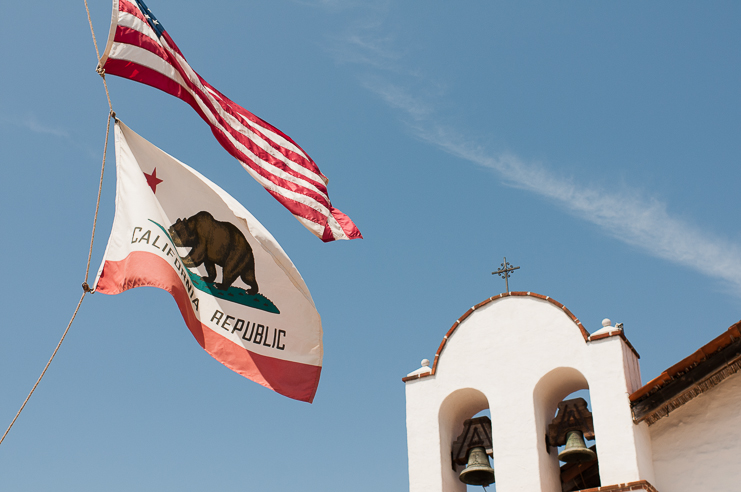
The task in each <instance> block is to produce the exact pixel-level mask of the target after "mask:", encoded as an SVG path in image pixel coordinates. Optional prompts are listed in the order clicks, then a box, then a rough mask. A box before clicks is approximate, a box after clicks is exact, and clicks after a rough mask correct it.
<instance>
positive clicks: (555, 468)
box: [403, 292, 741, 492]
mask: <svg viewBox="0 0 741 492" xmlns="http://www.w3.org/2000/svg"><path fill="white" fill-rule="evenodd" d="M603 325H604V326H603V327H602V328H601V329H599V330H596V331H595V332H594V333H592V334H591V335H590V333H589V332H588V331H587V330H586V329H585V327H583V326H582V324H581V322H580V321H579V320H578V319H577V318H576V317H575V316H574V315H573V314H572V313H571V312H570V311H569V310H568V309H566V307H564V306H563V305H562V304H560V303H559V302H557V301H555V300H553V299H551V298H550V297H547V296H542V295H539V294H535V293H530V292H511V293H507V294H501V295H498V296H495V297H491V298H489V299H487V300H485V301H484V302H481V303H479V304H477V305H476V306H474V307H472V308H471V309H470V310H468V312H466V313H465V314H464V315H463V316H461V317H460V318H459V319H458V320H456V321H455V323H454V324H453V326H452V327H451V328H450V330H448V332H447V334H445V336H444V337H443V340H442V343H441V344H440V347H439V348H438V350H437V353H436V354H435V358H434V361H433V363H432V366H431V367H429V364H425V362H426V361H423V367H421V368H420V369H418V370H416V371H414V372H412V373H410V374H409V375H408V376H406V377H405V378H403V380H404V382H405V384H406V401H407V443H408V453H409V482H410V492H458V491H465V490H466V486H465V485H464V484H463V483H461V481H460V480H459V478H458V476H459V474H460V472H461V471H462V469H463V467H462V466H457V465H454V464H453V463H452V458H451V446H452V444H453V442H454V441H455V440H456V438H457V437H458V436H459V435H460V434H461V432H462V430H463V425H464V421H465V420H466V419H470V418H471V417H472V416H474V415H476V414H477V413H479V412H481V411H482V410H486V409H488V410H489V411H490V414H491V438H492V447H491V451H492V452H491V454H492V457H493V468H494V472H495V476H496V490H497V492H517V491H522V492H533V491H542V492H561V491H562V490H569V491H570V490H590V491H598V490H599V491H611V492H613V491H614V492H617V491H628V490H636V491H639V490H643V491H646V492H655V491H659V492H683V491H687V492H689V491H692V492H700V491H711V490H712V491H714V492H723V491H727V492H731V491H737V490H741V485H739V484H741V466H738V465H737V462H738V456H739V452H740V451H741V376H739V375H738V374H736V371H737V370H738V368H739V367H741V332H739V324H736V325H733V326H732V327H731V328H729V330H728V331H727V332H725V333H724V334H722V335H721V336H719V337H718V338H716V339H715V340H713V341H712V342H710V343H709V344H708V345H706V346H705V347H703V348H702V349H700V350H699V351H698V352H696V353H695V354H693V355H692V356H690V357H688V358H687V359H685V360H683V361H681V362H679V363H678V364H676V365H675V366H673V367H672V368H669V369H667V371H665V372H664V373H662V375H661V376H659V377H658V378H656V379H654V380H653V381H651V382H649V383H648V384H646V385H645V386H642V385H641V376H640V366H639V363H638V358H639V356H638V353H637V352H636V350H635V349H634V348H633V346H632V345H631V344H630V342H629V341H628V339H627V338H626V337H625V335H624V333H623V331H622V329H621V328H620V327H616V326H612V325H611V323H610V321H609V320H605V322H604V323H603ZM578 390H588V392H589V399H590V401H591V412H592V419H593V428H594V435H595V444H596V452H597V461H596V463H595V462H593V463H591V464H585V465H584V464H579V465H578V466H576V467H575V466H573V465H572V466H569V465H565V466H564V467H563V468H562V467H561V465H560V463H559V460H558V458H557V454H558V451H557V450H556V449H555V448H554V447H550V446H548V444H547V440H546V432H547V428H548V424H549V423H551V422H552V421H553V419H554V417H555V416H556V409H557V406H558V404H559V402H561V401H562V400H564V399H565V398H566V397H568V395H570V394H572V393H573V392H575V391H578ZM588 467H591V468H590V470H591V473H592V475H593V478H592V479H584V475H586V474H587V468H588ZM582 470H583V472H584V473H583V475H580V474H581V473H582ZM575 476H577V477H578V476H581V480H582V482H581V484H582V485H584V484H589V482H590V481H591V482H594V480H598V483H597V485H599V487H600V488H596V487H594V483H592V484H590V486H589V487H587V488H584V487H583V486H579V480H580V479H579V478H576V479H575V480H572V479H574V477H575ZM597 477H598V478H597ZM575 484H576V485H575Z"/></svg>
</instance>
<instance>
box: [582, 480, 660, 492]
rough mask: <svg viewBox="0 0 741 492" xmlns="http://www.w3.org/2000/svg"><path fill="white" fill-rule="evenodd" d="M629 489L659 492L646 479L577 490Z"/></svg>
mask: <svg viewBox="0 0 741 492" xmlns="http://www.w3.org/2000/svg"><path fill="white" fill-rule="evenodd" d="M631 490H644V491H646V492H659V491H658V490H656V487H654V486H653V485H651V484H650V483H649V482H647V481H646V480H639V481H637V482H629V483H619V484H616V485H605V486H604V487H595V488H593V489H582V490H580V491H579V492H628V491H631Z"/></svg>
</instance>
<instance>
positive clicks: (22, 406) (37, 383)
mask: <svg viewBox="0 0 741 492" xmlns="http://www.w3.org/2000/svg"><path fill="white" fill-rule="evenodd" d="M86 294H87V292H83V293H82V297H80V301H79V302H78V303H77V307H76V308H75V312H74V314H72V319H71V320H69V324H68V325H67V329H66V330H64V334H63V335H62V338H61V339H60V340H59V343H58V344H57V348H55V349H54V353H53V354H51V358H50V359H49V362H47V363H46V367H44V370H43V371H41V376H39V379H37V380H36V384H34V385H33V388H31V392H30V393H29V394H28V396H27V397H26V401H24V402H23V405H21V408H20V410H18V413H16V414H15V417H13V421H12V422H11V423H10V425H9V426H8V429H7V430H6V431H5V434H3V437H2V438H1V439H0V444H2V443H3V441H4V440H5V436H7V435H8V432H10V429H11V428H12V427H13V424H15V421H16V420H18V416H19V415H20V414H21V412H22V411H23V408H24V407H25V406H26V403H28V400H30V399H31V395H32V394H33V392H34V391H36V386H38V385H39V383H40V382H41V378H43V377H44V374H45V373H46V370H47V369H49V365H50V364H51V361H52V360H54V356H55V355H57V351H58V350H59V347H61V346H62V342H63V341H64V337H66V336H67V332H68V331H69V327H70V326H72V322H73V321H74V320H75V316H77V311H79V310H80V305H81V304H82V300H83V299H85V295H86Z"/></svg>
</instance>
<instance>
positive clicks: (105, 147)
mask: <svg viewBox="0 0 741 492" xmlns="http://www.w3.org/2000/svg"><path fill="white" fill-rule="evenodd" d="M85 10H86V11H87V20H88V22H89V23H90V33H91V34H92V35H93V44H94V45H95V55H96V56H97V58H98V67H97V68H96V69H95V71H96V72H98V74H100V76H101V78H102V79H103V87H105V95H106V98H107V99H108V109H109V112H108V116H107V117H106V130H105V144H104V145H103V164H102V165H101V168H100V183H99V184H98V198H97V201H96V202H95V216H94V217H93V232H92V234H91V236H90V250H89V251H88V255H87V266H86V267H85V281H84V282H83V283H82V290H83V292H82V297H80V300H79V302H78V303H77V307H76V308H75V312H74V313H73V314H72V319H70V320H69V323H68V324H67V328H66V329H65V330H64V333H63V334H62V338H61V339H60V340H59V343H58V344H57V347H56V348H55V349H54V352H53V353H52V354H51V357H50V358H49V362H47V363H46V366H45V367H44V370H43V371H41V376H39V379H37V380H36V384H34V385H33V388H31V392H30V393H28V396H27V397H26V400H25V401H24V402H23V405H21V408H20V409H19V410H18V413H16V414H15V417H13V421H12V422H11V423H10V425H9V426H8V428H7V430H6V431H5V434H3V437H2V438H0V444H2V443H3V441H4V440H5V437H6V436H7V435H8V432H10V429H11V428H12V427H13V424H15V421H16V420H18V417H19V416H20V414H21V412H22V411H23V409H24V408H25V406H26V403H28V400H30V399H31V395H33V392H34V391H36V387H37V386H38V385H39V383H40V382H41V378H43V377H44V374H46V370H47V369H49V366H50V365H51V361H53V360H54V357H55V356H56V355H57V352H58V351H59V347H61V346H62V342H63V341H64V338H65V337H66V336H67V332H69V329H70V327H71V326H72V322H73V321H74V320H75V317H76V316H77V312H78V311H79V310H80V306H81V305H82V301H83V299H85V296H86V295H87V294H88V293H90V294H92V293H93V292H94V291H93V289H92V288H91V287H90V285H88V282H87V281H88V275H89V273H90V260H91V258H92V256H93V241H94V240H95V227H96V225H97V224H98V210H99V209H100V194H101V192H102V190H103V173H104V172H105V158H106V154H107V153H108V135H109V134H110V130H111V124H110V118H113V119H114V120H115V119H116V113H115V112H114V111H113V106H112V105H111V95H110V94H109V92H108V84H107V83H106V80H105V70H103V68H101V66H100V52H99V51H98V41H97V40H96V39H95V31H94V30H93V22H92V20H91V19H90V9H89V8H88V5H87V0H85Z"/></svg>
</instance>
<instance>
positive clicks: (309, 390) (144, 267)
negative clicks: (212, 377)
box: [95, 251, 322, 403]
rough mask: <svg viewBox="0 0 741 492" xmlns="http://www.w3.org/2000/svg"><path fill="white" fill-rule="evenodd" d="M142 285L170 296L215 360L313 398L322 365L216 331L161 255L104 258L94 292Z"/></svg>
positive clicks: (306, 398)
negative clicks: (279, 355) (267, 351)
mask: <svg viewBox="0 0 741 492" xmlns="http://www.w3.org/2000/svg"><path fill="white" fill-rule="evenodd" d="M143 286H149V287H158V288H160V289H163V290H166V291H167V292H169V293H170V294H171V295H172V297H173V298H174V299H175V302H176V303H177V305H178V308H179V309H180V313H181V314H182V315H183V319H184V320H185V324H186V325H187V326H188V329H190V332H191V333H192V334H193V336H194V337H195V339H196V341H198V344H199V345H200V346H201V347H203V349H204V350H205V351H206V352H208V353H209V354H210V355H211V356H212V357H213V358H214V359H216V360H218V361H219V362H221V363H222V364H224V365H225V366H226V367H228V368H229V369H231V370H232V371H234V372H236V373H238V374H241V375H242V376H244V377H246V378H248V379H251V380H252V381H254V382H256V383H258V384H260V385H262V386H265V387H266V388H268V389H271V390H273V391H275V392H277V393H280V394H281V395H284V396H287V397H289V398H293V399H296V400H300V401H306V402H309V403H311V402H312V401H313V400H314V395H315V394H316V390H317V386H318V385H319V376H320V374H321V371H322V368H321V366H313V365H310V364H301V363H299V362H292V361H286V360H282V359H276V358H273V357H267V356H264V355H260V354H256V353H254V352H250V351H248V350H247V349H245V348H242V347H240V346H238V345H237V344H235V343H234V342H231V341H229V340H228V339H226V338H224V337H223V336H221V335H219V334H217V333H215V332H214V331H213V330H211V329H210V328H208V327H207V326H206V325H204V324H203V323H201V322H200V321H199V320H198V318H197V317H196V315H195V313H194V312H193V308H192V304H191V301H190V298H189V296H188V292H187V291H186V290H185V287H184V286H183V284H182V281H181V279H180V277H179V276H178V274H177V273H176V272H175V270H174V269H173V267H172V266H171V265H170V264H169V263H168V262H167V261H166V260H164V259H163V258H161V257H160V256H157V255H155V254H153V253H146V252H143V251H134V252H132V253H131V254H129V256H127V257H126V259H124V260H121V261H106V262H105V264H104V266H103V272H102V273H101V276H100V279H99V280H98V284H97V286H96V289H95V291H96V292H100V293H101V294H110V295H114V294H120V293H121V292H124V291H126V290H129V289H133V288H135V287H143Z"/></svg>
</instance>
